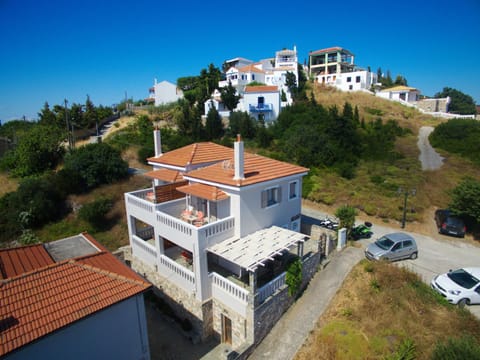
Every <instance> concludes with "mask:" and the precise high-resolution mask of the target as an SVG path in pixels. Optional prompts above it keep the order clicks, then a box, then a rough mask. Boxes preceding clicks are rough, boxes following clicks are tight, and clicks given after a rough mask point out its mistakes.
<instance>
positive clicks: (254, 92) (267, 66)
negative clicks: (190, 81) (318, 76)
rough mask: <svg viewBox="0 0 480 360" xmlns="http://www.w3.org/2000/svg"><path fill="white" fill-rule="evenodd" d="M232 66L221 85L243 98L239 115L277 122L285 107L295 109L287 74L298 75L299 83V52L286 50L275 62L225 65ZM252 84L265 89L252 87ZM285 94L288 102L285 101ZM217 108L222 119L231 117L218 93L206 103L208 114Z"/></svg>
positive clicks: (238, 61)
mask: <svg viewBox="0 0 480 360" xmlns="http://www.w3.org/2000/svg"><path fill="white" fill-rule="evenodd" d="M225 64H227V65H229V66H230V65H231V66H230V67H229V68H228V70H227V71H226V72H225V80H222V81H220V82H219V83H218V87H219V88H222V87H225V86H227V85H228V84H229V83H230V84H232V86H234V87H235V88H236V89H237V93H238V94H240V95H241V96H242V98H241V99H240V102H239V104H238V106H237V108H236V109H235V111H247V112H248V113H249V114H250V115H251V116H253V117H254V118H255V119H257V120H258V119H259V118H263V119H264V120H265V121H266V122H267V123H268V122H271V121H273V120H275V119H276V118H277V117H278V115H279V114H280V111H281V109H282V107H285V106H287V105H291V104H292V102H293V100H292V97H291V94H290V91H289V89H288V87H287V86H286V78H287V72H291V73H293V74H294V75H295V78H296V79H297V82H298V54H297V48H296V47H295V46H294V47H293V50H289V49H283V50H280V51H277V52H276V53H275V58H271V59H265V60H261V61H259V62H256V63H254V62H252V61H250V60H246V59H244V58H235V59H232V60H228V61H225ZM252 82H257V83H261V84H265V86H256V89H254V86H248V84H250V83H252ZM282 92H283V93H284V94H285V98H286V99H285V101H283V102H282V101H281V96H282ZM264 104H265V106H263V105H264ZM211 107H214V108H215V109H216V110H217V111H218V112H219V113H220V114H221V115H222V116H226V117H228V116H229V112H228V111H226V110H225V107H224V106H223V104H222V101H221V98H220V96H219V92H218V90H216V91H215V92H213V93H212V96H211V99H209V100H207V101H206V102H205V114H207V113H208V110H209V109H210V108H211Z"/></svg>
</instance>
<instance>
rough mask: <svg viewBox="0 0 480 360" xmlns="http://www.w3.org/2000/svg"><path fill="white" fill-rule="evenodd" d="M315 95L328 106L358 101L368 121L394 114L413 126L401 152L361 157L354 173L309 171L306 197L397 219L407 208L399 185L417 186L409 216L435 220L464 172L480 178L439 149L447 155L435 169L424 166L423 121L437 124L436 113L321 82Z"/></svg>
mask: <svg viewBox="0 0 480 360" xmlns="http://www.w3.org/2000/svg"><path fill="white" fill-rule="evenodd" d="M313 94H314V96H315V100H316V101H317V102H318V103H319V104H322V105H324V106H332V105H336V106H337V107H340V106H343V105H342V104H344V103H345V101H347V102H349V103H350V104H352V106H358V111H359V115H360V118H361V119H363V120H364V121H365V122H370V121H375V120H376V119H378V118H380V119H382V121H383V122H386V121H388V120H395V121H397V122H398V124H399V125H400V126H401V127H403V128H408V129H410V130H411V131H412V132H411V133H410V134H406V135H405V136H402V137H399V138H397V140H396V142H395V150H396V151H397V152H398V154H399V155H400V156H399V157H398V158H396V159H392V160H390V161H388V162H385V161H371V160H366V161H360V163H359V164H358V166H357V170H356V175H355V177H354V178H352V179H345V178H342V177H340V176H339V175H338V174H336V173H335V172H333V171H329V170H328V169H318V170H314V171H313V172H312V173H311V177H310V179H308V180H307V181H310V182H311V184H312V186H313V191H312V192H311V193H310V194H309V195H308V199H309V200H311V201H314V202H318V203H320V204H323V205H326V206H328V207H331V208H332V209H335V208H337V207H339V206H340V205H343V204H349V205H352V206H354V207H356V208H357V209H359V210H360V215H361V214H364V215H367V216H372V217H379V218H382V219H384V221H387V222H388V221H399V220H400V219H401V216H402V211H403V208H402V206H403V196H400V195H399V194H398V192H397V191H398V189H399V188H402V189H413V188H415V189H416V196H411V197H409V198H408V209H407V210H408V211H407V221H409V222H412V221H415V222H427V221H430V222H431V221H432V218H433V215H432V213H433V209H434V208H435V207H445V206H447V205H448V203H449V202H450V195H449V191H450V190H452V189H453V188H455V186H457V184H458V183H459V182H460V181H461V180H462V178H463V177H464V176H466V175H469V176H471V177H473V178H480V168H479V167H478V166H476V165H475V164H474V163H472V162H471V161H469V160H468V159H465V158H462V157H460V156H458V155H454V154H451V153H447V152H446V151H443V150H440V151H439V152H440V153H441V155H442V156H444V157H445V161H444V164H443V166H442V167H441V168H440V169H439V170H436V171H422V169H421V164H420V161H419V149H418V146H417V141H418V138H417V137H418V130H419V128H420V127H421V126H436V125H438V124H440V123H443V122H445V120H442V119H437V118H433V117H431V116H427V115H425V114H422V113H420V112H418V111H417V110H415V109H413V108H409V107H406V106H404V105H401V104H399V103H396V102H392V101H388V100H384V99H380V98H377V97H375V96H372V95H370V94H366V93H361V92H351V93H345V92H341V91H338V90H335V89H332V88H325V87H322V86H317V87H314V89H313Z"/></svg>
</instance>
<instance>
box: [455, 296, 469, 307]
mask: <svg viewBox="0 0 480 360" xmlns="http://www.w3.org/2000/svg"><path fill="white" fill-rule="evenodd" d="M457 305H458V307H459V308H464V307H465V305H470V301H469V300H468V299H465V298H463V299H460V300H459V301H458V303H457Z"/></svg>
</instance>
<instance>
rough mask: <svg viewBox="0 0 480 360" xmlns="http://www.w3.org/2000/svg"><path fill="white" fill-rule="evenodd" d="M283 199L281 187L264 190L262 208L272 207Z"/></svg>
mask: <svg viewBox="0 0 480 360" xmlns="http://www.w3.org/2000/svg"><path fill="white" fill-rule="evenodd" d="M280 201H282V192H281V188H280V187H278V186H276V187H272V188H269V189H266V190H263V191H262V208H266V207H270V206H273V205H275V204H278V203H279V202H280Z"/></svg>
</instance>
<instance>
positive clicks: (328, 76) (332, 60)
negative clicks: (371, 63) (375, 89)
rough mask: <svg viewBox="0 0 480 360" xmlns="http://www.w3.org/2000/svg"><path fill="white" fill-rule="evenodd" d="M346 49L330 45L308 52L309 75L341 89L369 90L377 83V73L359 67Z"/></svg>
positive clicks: (324, 83)
mask: <svg viewBox="0 0 480 360" xmlns="http://www.w3.org/2000/svg"><path fill="white" fill-rule="evenodd" d="M354 60H355V56H354V55H353V54H352V53H351V52H350V51H349V50H347V49H344V48H341V47H331V48H326V49H321V50H316V51H311V52H310V53H309V64H310V66H309V76H310V77H312V78H314V79H315V81H316V82H317V83H318V84H323V85H330V86H335V87H336V88H338V89H340V90H342V91H359V90H369V89H370V88H371V87H372V85H375V84H376V83H377V74H375V73H372V72H370V71H367V70H364V69H360V68H358V67H357V66H356V65H355V64H354Z"/></svg>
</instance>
